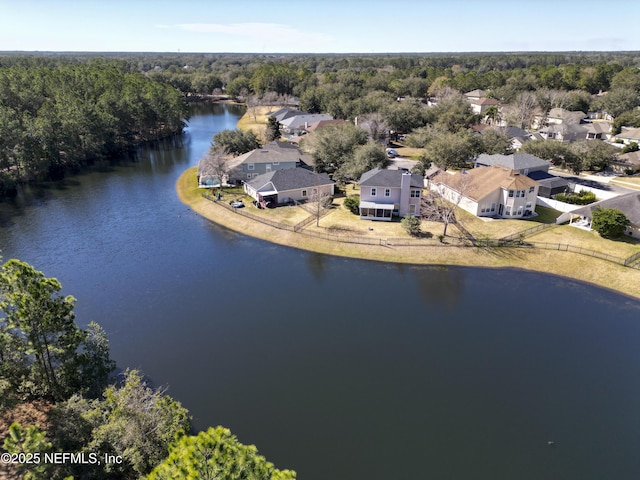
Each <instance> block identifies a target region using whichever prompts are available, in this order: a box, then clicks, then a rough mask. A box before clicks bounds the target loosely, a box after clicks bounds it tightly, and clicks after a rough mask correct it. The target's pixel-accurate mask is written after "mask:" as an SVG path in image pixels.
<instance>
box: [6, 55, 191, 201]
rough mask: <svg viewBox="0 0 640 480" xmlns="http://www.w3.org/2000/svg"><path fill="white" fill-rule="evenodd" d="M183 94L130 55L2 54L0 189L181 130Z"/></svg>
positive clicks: (59, 174)
mask: <svg viewBox="0 0 640 480" xmlns="http://www.w3.org/2000/svg"><path fill="white" fill-rule="evenodd" d="M187 113H188V111H187V106H186V103H185V101H184V95H183V94H182V93H181V92H180V91H179V90H177V89H175V88H174V87H171V86H170V85H168V84H165V83H161V82H159V81H156V80H153V79H151V78H149V77H147V76H145V75H142V74H141V73H139V72H135V71H131V69H130V68H129V65H128V64H127V63H126V62H120V61H116V60H104V59H100V58H91V59H89V60H86V61H74V60H72V59H66V58H53V59H52V58H49V57H45V58H42V57H26V58H25V57H6V58H2V59H1V60H0V195H2V194H7V193H9V192H12V191H15V189H16V186H17V185H19V184H20V183H24V182H30V181H34V180H43V179H52V178H53V179H56V178H60V177H62V176H63V175H64V173H65V172H67V171H69V170H75V169H78V168H80V167H82V166H84V165H87V164H89V163H91V162H92V161H94V160H95V159H99V158H106V157H109V156H112V155H116V154H119V153H122V152H123V151H126V150H128V149H131V148H133V147H134V146H135V145H137V144H138V143H139V142H145V141H150V140H157V139H160V138H163V137H166V136H170V135H173V134H176V133H180V132H181V131H182V129H183V127H184V121H185V118H186V117H187Z"/></svg>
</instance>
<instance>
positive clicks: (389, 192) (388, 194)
mask: <svg viewBox="0 0 640 480" xmlns="http://www.w3.org/2000/svg"><path fill="white" fill-rule="evenodd" d="M384 196H385V197H389V196H391V189H389V188H385V189H384Z"/></svg>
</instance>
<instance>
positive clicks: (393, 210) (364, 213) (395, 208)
mask: <svg viewBox="0 0 640 480" xmlns="http://www.w3.org/2000/svg"><path fill="white" fill-rule="evenodd" d="M358 183H359V185H360V218H361V219H363V220H382V221H387V222H388V221H391V219H392V217H393V216H400V217H405V216H407V215H419V214H420V199H421V198H422V189H423V188H424V179H423V178H422V177H421V176H420V175H416V174H413V173H410V172H407V171H405V170H386V169H380V168H374V169H373V170H369V171H368V172H365V173H363V174H362V176H361V177H360V181H359V182H358Z"/></svg>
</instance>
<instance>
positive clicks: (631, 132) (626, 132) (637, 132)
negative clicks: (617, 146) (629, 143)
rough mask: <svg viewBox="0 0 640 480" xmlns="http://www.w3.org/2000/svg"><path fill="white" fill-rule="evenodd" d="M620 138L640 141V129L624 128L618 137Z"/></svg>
mask: <svg viewBox="0 0 640 480" xmlns="http://www.w3.org/2000/svg"><path fill="white" fill-rule="evenodd" d="M616 137H618V138H625V139H628V140H633V141H636V142H637V141H638V140H640V128H623V129H622V131H621V132H620V133H619V134H618V135H616Z"/></svg>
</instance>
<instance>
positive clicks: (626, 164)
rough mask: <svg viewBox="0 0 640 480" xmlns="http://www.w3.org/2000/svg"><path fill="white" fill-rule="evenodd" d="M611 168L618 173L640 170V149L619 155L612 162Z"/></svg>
mask: <svg viewBox="0 0 640 480" xmlns="http://www.w3.org/2000/svg"><path fill="white" fill-rule="evenodd" d="M611 169H612V170H613V171H615V172H618V173H628V172H630V173H636V172H640V150H636V151H635V152H627V153H623V154H621V155H618V156H617V157H616V158H615V160H613V161H612V162H611Z"/></svg>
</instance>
